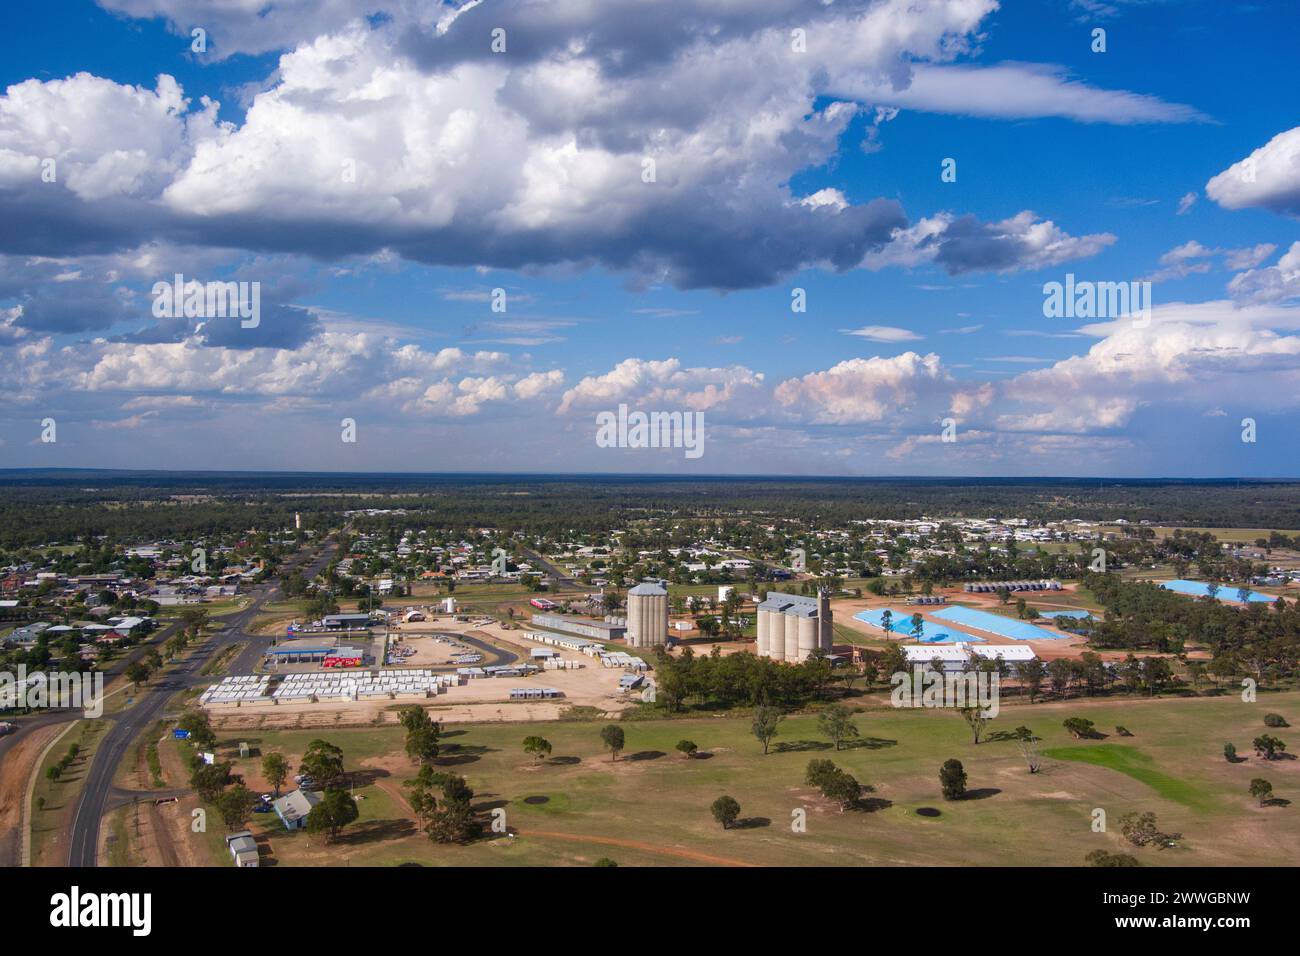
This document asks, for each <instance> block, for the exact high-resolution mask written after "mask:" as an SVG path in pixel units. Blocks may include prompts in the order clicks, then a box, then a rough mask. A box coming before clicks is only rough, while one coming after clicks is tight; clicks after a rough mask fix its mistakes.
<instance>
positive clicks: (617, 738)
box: [600, 724, 625, 761]
mask: <svg viewBox="0 0 1300 956" xmlns="http://www.w3.org/2000/svg"><path fill="white" fill-rule="evenodd" d="M600 739H601V741H602V742H603V743H604V744H605V749H606V750H608V751H609V758H610V760H611V761H613V760H617V759H618V752H619V751H620V750H622V749H623V744H624V742H625V738H624V735H623V728H622V727H620V726H619V725H618V724H606V725H605V726H604V727H602V728H600Z"/></svg>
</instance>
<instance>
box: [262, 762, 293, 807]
mask: <svg viewBox="0 0 1300 956" xmlns="http://www.w3.org/2000/svg"><path fill="white" fill-rule="evenodd" d="M262 776H263V777H265V778H266V782H267V783H269V784H270V785H271V789H273V790H274V791H275V795H276V796H277V797H278V796H280V788H281V787H282V786H284V782H285V781H286V780H287V779H289V761H287V760H285V759H284V755H283V754H279V753H276V752H274V751H272V752H271V753H269V754H267V755H266V756H264V757H263V758H262Z"/></svg>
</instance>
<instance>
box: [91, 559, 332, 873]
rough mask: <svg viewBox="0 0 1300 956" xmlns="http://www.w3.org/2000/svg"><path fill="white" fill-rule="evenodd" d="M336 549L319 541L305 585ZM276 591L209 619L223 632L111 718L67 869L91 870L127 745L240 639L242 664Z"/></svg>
mask: <svg viewBox="0 0 1300 956" xmlns="http://www.w3.org/2000/svg"><path fill="white" fill-rule="evenodd" d="M336 548H337V545H336V544H334V543H333V542H332V541H330V540H328V539H327V540H326V541H325V543H324V546H323V548H322V550H321V553H320V554H319V555H318V556H317V557H316V559H315V560H313V561H312V562H311V566H310V567H309V568H308V569H307V570H306V571H304V572H303V573H304V574H305V576H306V577H307V579H308V580H310V579H311V578H312V577H313V576H314V575H315V574H317V573H319V572H320V571H321V570H322V569H323V568H324V567H325V565H326V564H328V563H329V559H330V555H331V554H332V552H333V551H334V550H335V549H336ZM298 563H300V562H299V561H291V562H289V563H288V564H286V566H285V568H284V570H286V571H287V570H290V569H291V568H293V567H295V566H296V565H297V564H298ZM278 592H279V584H278V582H277V581H271V580H268V581H265V582H263V583H262V584H261V585H259V586H258V587H257V588H255V589H254V590H253V591H252V598H253V600H252V601H251V602H250V603H249V605H248V606H247V607H246V608H244V609H243V610H240V611H234V612H232V613H230V614H225V615H221V616H220V617H218V618H215V620H219V621H221V622H222V623H223V624H224V625H225V629H224V630H222V631H220V632H216V633H214V634H212V635H211V636H210V637H208V639H207V640H206V641H205V643H204V644H202V645H200V646H199V648H198V649H197V651H196V653H194V654H193V655H191V656H190V657H189V658H188V659H187V660H185V661H184V662H182V663H181V664H178V665H176V666H175V667H174V668H173V669H172V670H171V671H170V672H169V673H167V674H166V675H165V676H163V677H160V678H157V683H156V684H154V685H153V687H152V688H151V689H150V691H149V693H147V694H145V695H144V696H143V697H142V698H141V699H140V700H139V701H138V702H137V703H136V704H135V705H134V706H132V707H130V708H129V709H127V710H125V711H123V712H122V713H120V714H118V715H116V716H115V717H114V718H112V720H113V726H112V727H111V728H109V731H108V733H107V734H105V736H104V739H103V740H102V741H101V742H100V745H99V749H98V751H97V752H96V754H95V757H94V759H93V761H92V762H91V766H90V771H89V773H88V774H87V775H86V784H85V787H84V788H83V789H82V792H81V798H80V800H79V801H78V803H77V809H76V814H75V816H74V817H73V820H72V840H71V844H70V849H69V858H68V865H69V866H79V867H80V866H90V867H93V866H95V865H96V858H97V856H98V847H99V824H100V821H101V820H102V819H103V816H104V813H105V811H106V810H107V809H108V801H109V798H110V796H111V793H112V789H113V775H114V774H115V773H116V772H117V768H118V765H119V764H120V763H121V762H122V760H123V758H124V757H125V756H126V753H127V750H128V748H129V747H130V746H131V744H132V743H133V742H134V741H135V739H136V738H137V737H138V736H139V735H140V734H141V733H143V732H144V731H145V730H146V729H148V728H149V727H151V726H152V725H153V723H154V722H155V721H157V720H158V719H159V717H160V716H161V715H162V714H163V713H164V712H165V709H166V707H167V703H168V701H170V700H171V699H172V697H173V696H175V694H176V693H177V692H179V691H182V690H184V689H186V688H187V687H192V686H194V685H196V684H199V683H204V682H206V681H205V679H204V678H201V677H200V675H199V671H200V670H202V669H203V667H204V665H205V664H207V662H208V661H209V660H211V659H212V658H213V656H214V655H216V654H218V653H220V652H221V650H222V649H223V648H225V647H228V646H230V645H231V644H233V643H235V642H237V641H240V640H247V641H249V648H247V649H246V651H245V652H244V653H241V654H240V656H239V658H238V660H240V661H242V660H243V659H244V656H245V654H246V653H247V652H248V651H249V650H251V649H252V648H253V646H254V643H255V642H257V641H258V640H259V638H257V637H256V636H255V635H251V634H247V633H246V629H247V627H248V625H249V624H250V623H251V622H252V621H253V619H254V618H255V617H256V616H257V615H258V613H259V612H260V611H261V609H262V607H263V605H265V604H266V603H267V602H268V601H270V600H271V599H272V598H273V597H275V596H276V595H277V593H278ZM260 640H263V641H265V640H268V639H267V638H261V639H260ZM104 719H109V718H104Z"/></svg>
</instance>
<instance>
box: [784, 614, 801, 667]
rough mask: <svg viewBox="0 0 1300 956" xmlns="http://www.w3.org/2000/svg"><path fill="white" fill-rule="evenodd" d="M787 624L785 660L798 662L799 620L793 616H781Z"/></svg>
mask: <svg viewBox="0 0 1300 956" xmlns="http://www.w3.org/2000/svg"><path fill="white" fill-rule="evenodd" d="M781 616H782V617H783V618H785V620H784V622H783V623H784V624H785V659H786V660H787V661H797V660H798V659H799V618H797V617H796V616H795V615H793V614H783V615H781Z"/></svg>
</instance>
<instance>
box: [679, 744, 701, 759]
mask: <svg viewBox="0 0 1300 956" xmlns="http://www.w3.org/2000/svg"><path fill="white" fill-rule="evenodd" d="M699 749H700V747H699V745H698V744H697V743H696V742H695V741H693V740H679V741H677V752H678V753H679V754H681V755H682V756H683V757H694V756H695V752H696V751H697V750H699Z"/></svg>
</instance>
